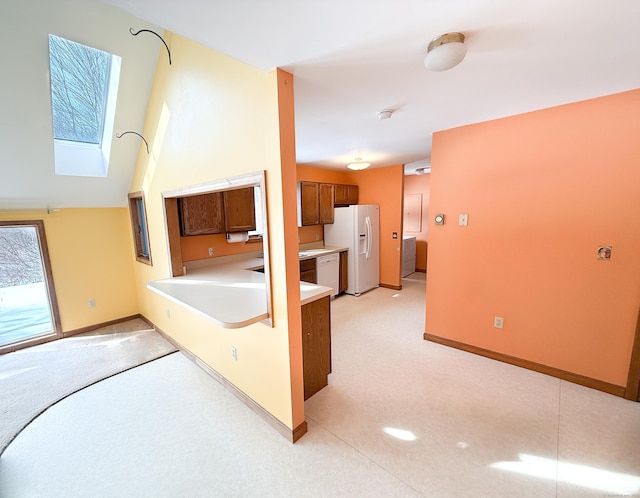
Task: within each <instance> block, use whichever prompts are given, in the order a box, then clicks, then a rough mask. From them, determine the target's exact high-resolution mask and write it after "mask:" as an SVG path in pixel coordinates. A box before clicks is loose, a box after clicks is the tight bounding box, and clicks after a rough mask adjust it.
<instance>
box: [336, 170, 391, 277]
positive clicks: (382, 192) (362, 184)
mask: <svg viewBox="0 0 640 498" xmlns="http://www.w3.org/2000/svg"><path fill="white" fill-rule="evenodd" d="M347 177H348V179H349V181H348V182H347V183H355V184H357V185H358V187H359V198H358V204H378V205H379V206H380V284H381V285H388V286H391V287H400V286H401V282H402V280H401V275H400V271H401V266H402V252H401V251H402V200H403V193H402V192H403V183H404V166H403V165H402V164H398V165H395V166H387V167H386V168H372V169H365V170H362V171H352V172H349V173H348V174H347ZM394 232H395V233H397V234H398V238H397V239H394V238H393V237H392V234H393V233H394Z"/></svg>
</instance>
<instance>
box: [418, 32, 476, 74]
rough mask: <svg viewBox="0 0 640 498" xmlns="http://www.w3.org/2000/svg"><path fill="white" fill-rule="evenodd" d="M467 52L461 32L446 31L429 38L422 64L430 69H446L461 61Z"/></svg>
mask: <svg viewBox="0 0 640 498" xmlns="http://www.w3.org/2000/svg"><path fill="white" fill-rule="evenodd" d="M466 54H467V47H466V45H465V44H464V35H463V34H462V33H446V34H444V35H440V36H438V37H437V38H434V39H433V40H431V43H429V46H428V47H427V56H426V57H425V58H424V65H425V66H426V67H427V69H429V70H430V71H446V70H447V69H451V68H452V67H454V66H457V65H458V64H460V63H461V62H462V59H464V56H465V55H466Z"/></svg>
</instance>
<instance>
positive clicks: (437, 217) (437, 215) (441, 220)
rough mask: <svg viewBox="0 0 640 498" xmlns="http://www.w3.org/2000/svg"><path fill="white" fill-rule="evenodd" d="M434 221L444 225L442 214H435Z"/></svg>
mask: <svg viewBox="0 0 640 498" xmlns="http://www.w3.org/2000/svg"><path fill="white" fill-rule="evenodd" d="M435 222H436V225H444V214H436V217H435Z"/></svg>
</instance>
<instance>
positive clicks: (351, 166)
mask: <svg viewBox="0 0 640 498" xmlns="http://www.w3.org/2000/svg"><path fill="white" fill-rule="evenodd" d="M369 166H371V163H365V162H363V161H362V158H361V157H356V158H355V162H354V163H351V164H347V168H349V169H352V170H355V171H360V170H361V169H366V168H368V167H369Z"/></svg>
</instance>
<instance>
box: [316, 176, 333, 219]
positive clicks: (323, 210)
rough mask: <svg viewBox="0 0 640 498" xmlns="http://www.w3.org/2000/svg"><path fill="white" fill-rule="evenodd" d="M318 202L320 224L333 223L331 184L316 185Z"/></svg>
mask: <svg viewBox="0 0 640 498" xmlns="http://www.w3.org/2000/svg"><path fill="white" fill-rule="evenodd" d="M318 196H319V202H320V208H319V209H320V224H321V225H325V224H327V223H333V184H332V183H320V184H319V185H318Z"/></svg>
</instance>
